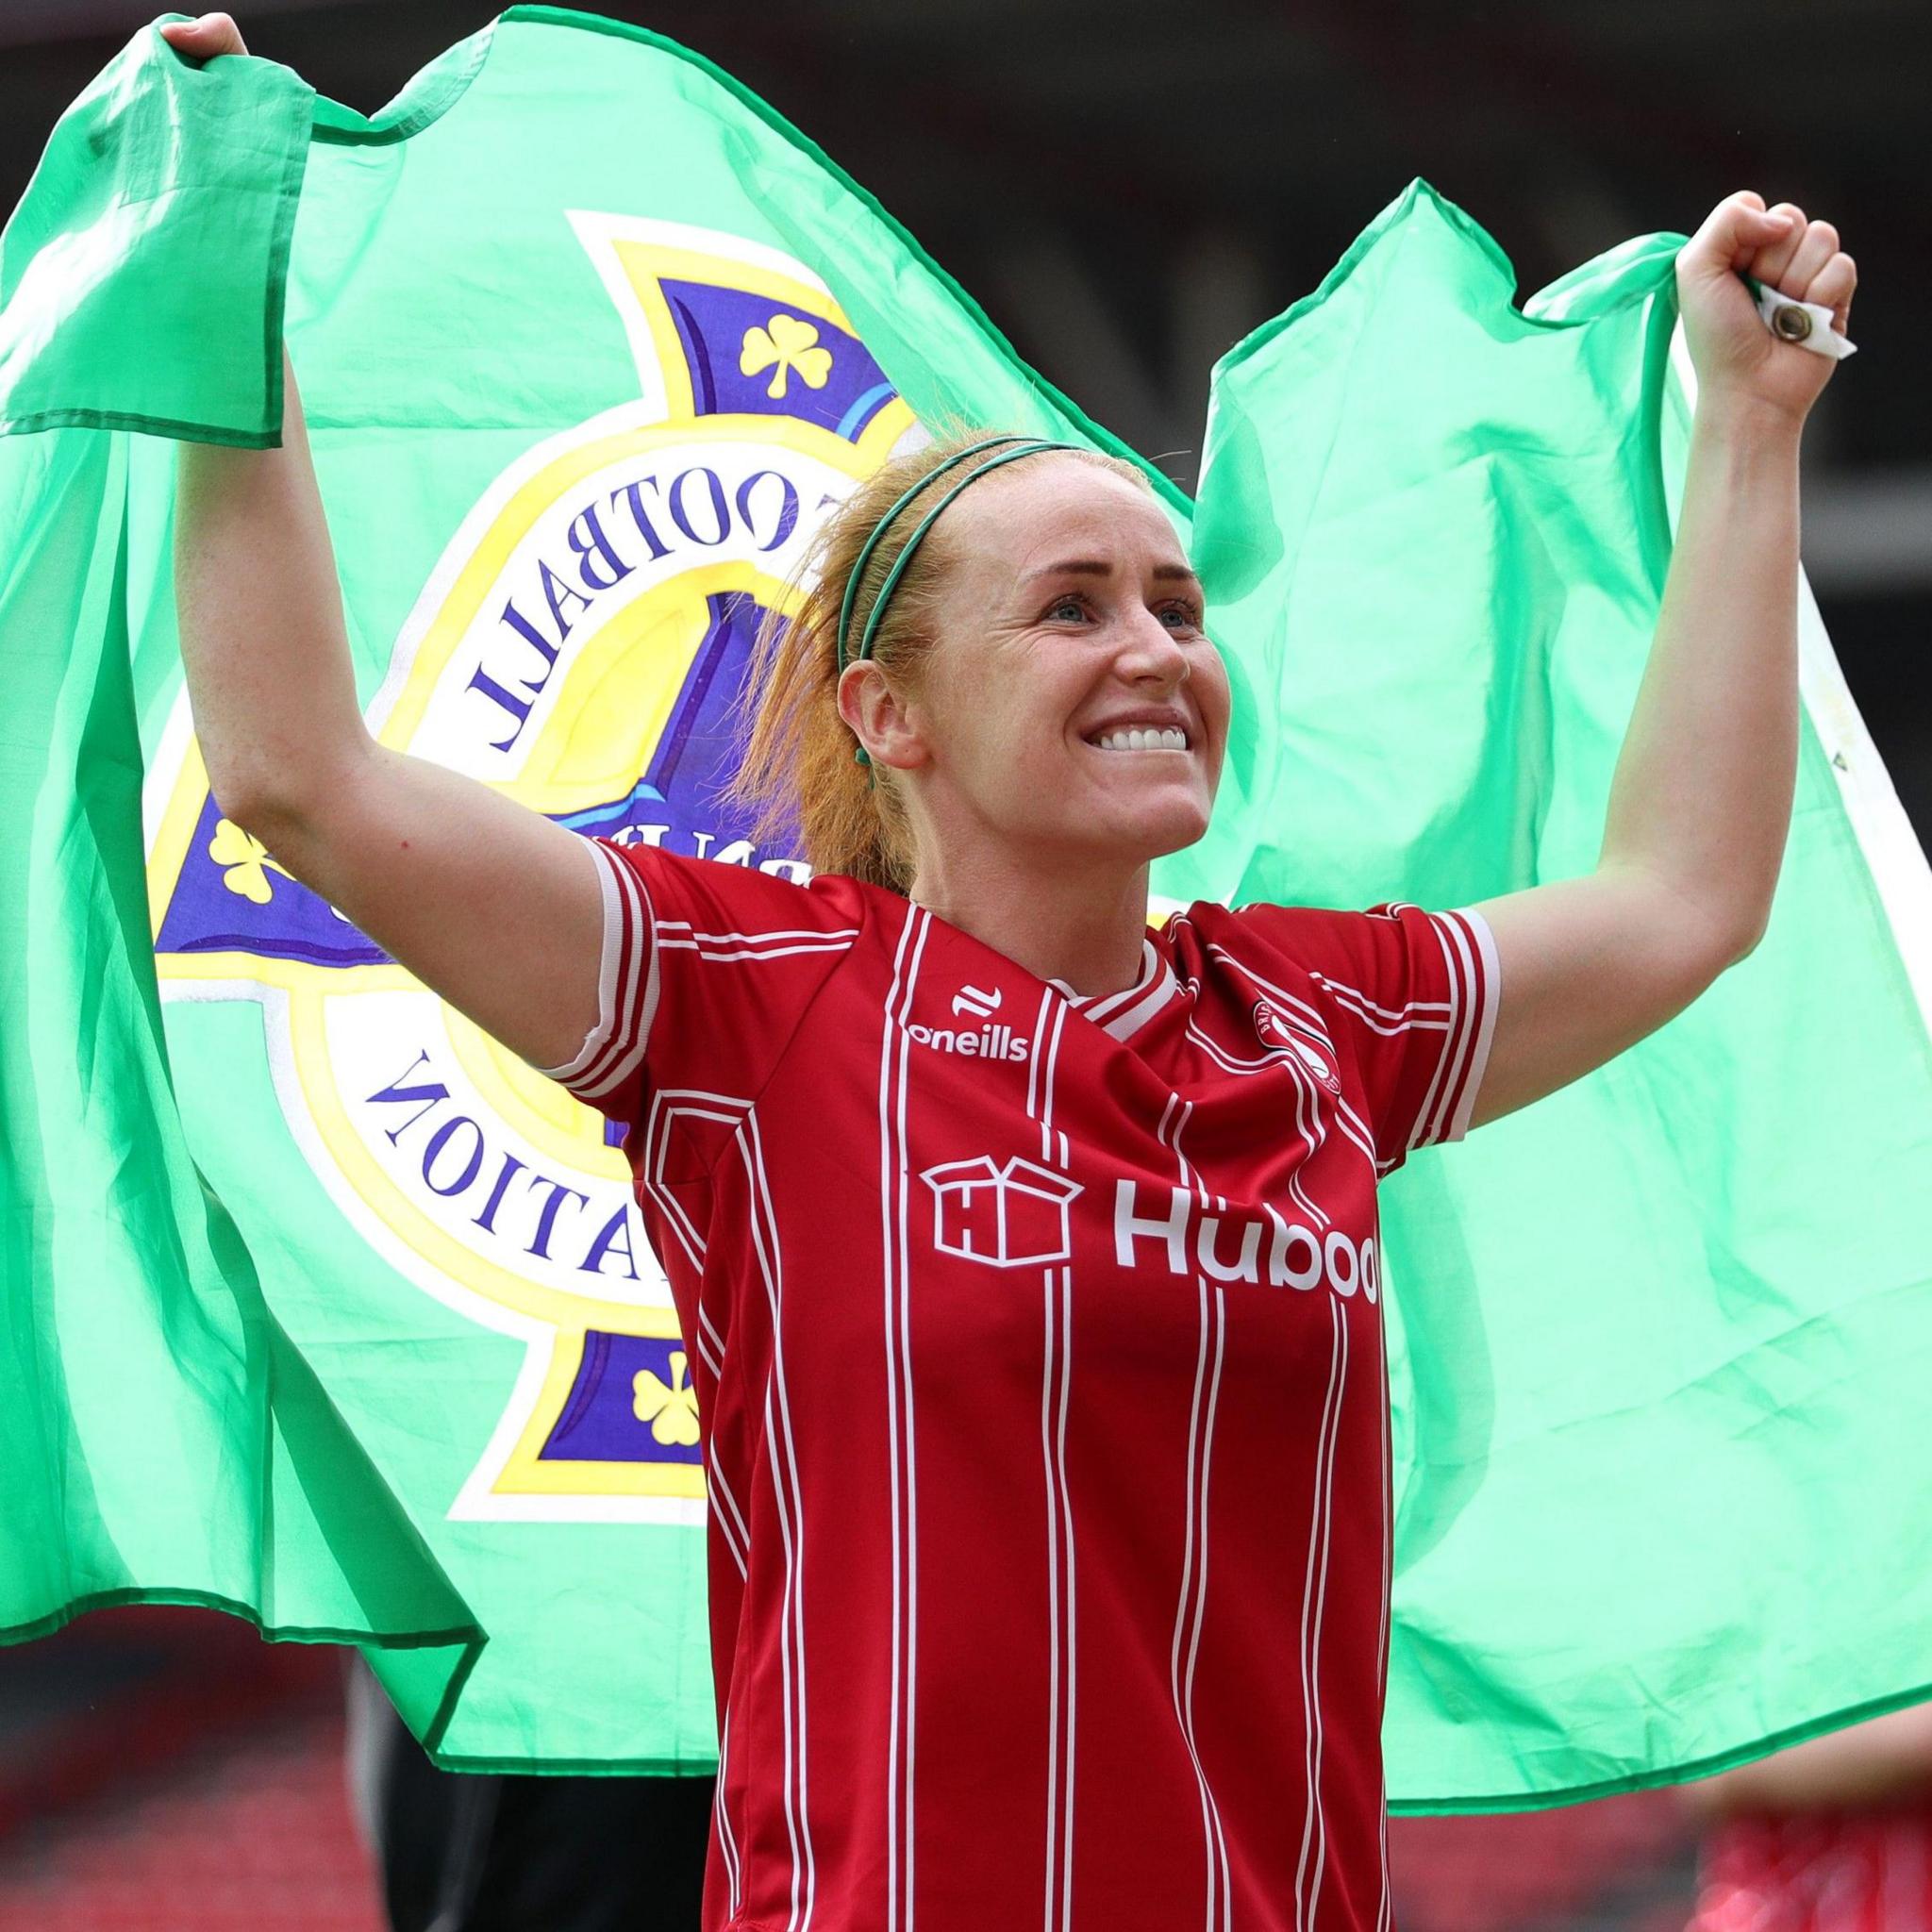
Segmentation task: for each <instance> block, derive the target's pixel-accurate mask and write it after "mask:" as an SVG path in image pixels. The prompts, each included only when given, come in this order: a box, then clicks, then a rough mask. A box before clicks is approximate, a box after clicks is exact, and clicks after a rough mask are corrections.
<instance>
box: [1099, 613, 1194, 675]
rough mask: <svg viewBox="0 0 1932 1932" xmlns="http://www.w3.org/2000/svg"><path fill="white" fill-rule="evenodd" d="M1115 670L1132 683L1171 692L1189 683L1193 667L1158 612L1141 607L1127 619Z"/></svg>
mask: <svg viewBox="0 0 1932 1932" xmlns="http://www.w3.org/2000/svg"><path fill="white" fill-rule="evenodd" d="M1114 669H1115V671H1116V672H1117V673H1118V674H1119V675H1120V676H1121V678H1122V679H1123V680H1124V681H1125V682H1126V683H1128V684H1135V685H1140V686H1141V687H1143V688H1147V687H1151V688H1153V689H1155V690H1158V691H1173V690H1174V689H1175V687H1176V686H1178V685H1181V684H1184V683H1186V682H1187V679H1188V676H1189V674H1190V673H1191V670H1192V666H1191V663H1190V662H1189V659H1188V654H1187V652H1186V651H1185V650H1183V649H1182V647H1181V641H1180V639H1179V638H1177V637H1176V636H1175V635H1174V632H1173V631H1171V630H1169V629H1168V627H1167V626H1166V625H1164V624H1162V623H1161V621H1160V618H1159V616H1158V613H1157V612H1155V611H1152V610H1141V611H1139V612H1137V613H1136V614H1134V615H1133V616H1131V617H1129V618H1128V620H1127V623H1126V625H1125V634H1124V637H1123V638H1122V641H1121V648H1120V650H1119V652H1118V653H1117V654H1116V656H1115V658H1114Z"/></svg>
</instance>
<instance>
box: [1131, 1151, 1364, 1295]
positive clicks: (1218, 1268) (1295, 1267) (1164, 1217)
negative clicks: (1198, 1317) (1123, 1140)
mask: <svg viewBox="0 0 1932 1932" xmlns="http://www.w3.org/2000/svg"><path fill="white" fill-rule="evenodd" d="M1113 1247H1114V1259H1115V1260H1116V1261H1117V1262H1119V1264H1120V1265H1121V1266H1122V1267H1123V1268H1139V1267H1143V1266H1149V1265H1151V1266H1155V1267H1161V1266H1165V1268H1166V1269H1167V1272H1168V1273H1169V1274H1184V1275H1192V1274H1202V1275H1205V1276H1207V1278H1208V1280H1210V1281H1227V1282H1235V1281H1245V1282H1253V1283H1256V1284H1257V1285H1259V1284H1262V1283H1266V1284H1267V1285H1268V1286H1269V1287H1271V1288H1291V1289H1297V1290H1301V1291H1307V1290H1310V1289H1314V1288H1321V1287H1326V1288H1327V1289H1328V1290H1329V1291H1331V1292H1332V1293H1335V1294H1338V1295H1341V1296H1343V1297H1344V1298H1345V1297H1348V1296H1351V1295H1354V1294H1356V1293H1357V1292H1359V1293H1360V1294H1361V1295H1362V1296H1363V1298H1364V1299H1365V1300H1368V1301H1371V1302H1373V1301H1374V1300H1375V1299H1376V1298H1377V1296H1378V1295H1379V1294H1380V1293H1381V1287H1382V1284H1381V1274H1380V1269H1379V1266H1378V1263H1377V1260H1376V1255H1375V1241H1374V1236H1373V1235H1372V1236H1370V1237H1369V1239H1368V1240H1367V1241H1355V1240H1353V1239H1352V1238H1351V1237H1350V1236H1349V1235H1347V1234H1345V1233H1344V1232H1343V1231H1342V1230H1341V1228H1339V1227H1336V1228H1330V1229H1328V1230H1327V1232H1326V1233H1325V1234H1324V1233H1319V1232H1317V1231H1316V1230H1315V1229H1314V1228H1311V1227H1309V1226H1307V1224H1305V1223H1304V1222H1301V1221H1298V1220H1296V1221H1291V1220H1290V1219H1289V1218H1288V1217H1287V1216H1286V1215H1284V1214H1282V1213H1281V1212H1280V1211H1279V1210H1278V1209H1276V1208H1273V1207H1271V1206H1270V1205H1269V1204H1268V1203H1267V1202H1265V1201H1264V1202H1263V1203H1262V1204H1261V1211H1260V1213H1259V1214H1258V1215H1253V1214H1248V1215H1237V1214H1232V1213H1229V1212H1227V1211H1225V1210H1224V1209H1210V1208H1208V1206H1207V1205H1206V1204H1205V1203H1203V1202H1202V1201H1200V1200H1199V1199H1197V1198H1196V1197H1195V1196H1194V1195H1193V1194H1191V1193H1190V1192H1189V1191H1188V1190H1187V1189H1185V1188H1176V1187H1168V1188H1149V1189H1147V1190H1146V1191H1145V1196H1144V1197H1143V1194H1142V1191H1141V1186H1140V1184H1139V1183H1138V1182H1136V1181H1130V1180H1122V1181H1118V1182H1116V1183H1115V1186H1114V1204H1113Z"/></svg>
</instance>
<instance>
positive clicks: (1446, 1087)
mask: <svg viewBox="0 0 1932 1932" xmlns="http://www.w3.org/2000/svg"><path fill="white" fill-rule="evenodd" d="M1237 917H1238V918H1240V919H1241V922H1242V924H1243V926H1244V927H1245V928H1246V931H1247V933H1248V935H1249V936H1250V938H1251V941H1257V942H1259V943H1260V944H1262V945H1264V946H1265V947H1267V948H1268V949H1269V950H1271V951H1273V952H1274V953H1276V954H1277V955H1278V956H1279V957H1280V962H1281V965H1282V967H1283V969H1284V970H1285V971H1288V970H1292V969H1298V970H1299V973H1300V974H1302V975H1305V976H1306V979H1307V982H1308V984H1309V986H1310V988H1311V990H1312V991H1313V994H1314V1001H1313V1004H1314V1005H1315V1007H1316V1008H1317V1009H1318V1010H1319V1011H1320V1012H1321V1013H1322V1014H1323V1016H1324V1018H1325V1020H1326V1022H1327V1024H1328V1027H1329V1030H1330V1032H1331V1033H1332V1034H1333V1036H1334V1039H1335V1043H1336V1046H1337V1048H1338V1050H1339V1051H1340V1052H1341V1053H1342V1054H1343V1055H1344V1056H1345V1057H1346V1058H1348V1059H1350V1060H1352V1061H1353V1062H1354V1064H1355V1068H1356V1071H1357V1078H1358V1080H1359V1083H1360V1089H1361V1091H1362V1093H1363V1096H1364V1098H1365V1100H1366V1103H1367V1108H1368V1114H1369V1125H1370V1129H1371V1131H1372V1133H1373V1134H1374V1141H1375V1150H1376V1169H1377V1172H1378V1173H1382V1174H1387V1173H1390V1172H1391V1171H1392V1170H1393V1169H1395V1168H1397V1167H1399V1166H1401V1164H1402V1162H1403V1161H1404V1159H1406V1158H1407V1156H1408V1155H1409V1154H1410V1153H1411V1152H1412V1151H1413V1150H1414V1149H1416V1148H1418V1147H1427V1146H1431V1145H1434V1144H1436V1143H1438V1142H1441V1141H1458V1140H1460V1139H1461V1138H1462V1136H1463V1135H1464V1134H1465V1133H1467V1132H1468V1131H1469V1122H1470V1114H1471V1112H1472V1110H1473V1109H1474V1106H1475V1098H1476V1092H1477V1090H1478V1089H1479V1088H1480V1087H1481V1085H1482V1078H1483V1071H1484V1068H1485V1067H1486V1066H1487V1064H1488V1061H1489V1055H1490V1041H1491V1035H1492V1034H1493V1033H1494V1030H1495V1024H1496V1004H1497V999H1498V996H1499V994H1500V992H1501V976H1500V974H1499V971H1498V967H1497V962H1496V942H1495V941H1494V939H1493V938H1492V937H1491V932H1490V927H1489V922H1488V921H1487V920H1485V919H1484V918H1483V916H1482V914H1481V913H1479V912H1475V911H1471V910H1468V909H1463V910H1460V911H1453V912H1424V910H1423V909H1422V908H1420V907H1416V906H1396V905H1391V906H1377V907H1375V908H1373V909H1372V910H1370V911H1367V912H1323V911H1314V910H1311V909H1308V908H1301V907H1294V908H1290V907H1277V906H1263V907H1254V908H1249V909H1248V910H1247V911H1246V912H1244V913H1242V914H1239V915H1237Z"/></svg>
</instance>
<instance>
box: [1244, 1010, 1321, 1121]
mask: <svg viewBox="0 0 1932 1932" xmlns="http://www.w3.org/2000/svg"><path fill="white" fill-rule="evenodd" d="M1255 1037H1256V1038H1257V1040H1258V1041H1260V1042H1261V1044H1262V1045H1263V1046H1264V1047H1266V1048H1267V1049H1268V1051H1269V1052H1270V1053H1276V1054H1292V1055H1293V1056H1294V1058H1296V1059H1297V1060H1298V1061H1299V1062H1300V1063H1301V1064H1302V1065H1303V1066H1304V1067H1306V1068H1307V1070H1308V1072H1309V1073H1311V1074H1314V1076H1315V1078H1316V1079H1318V1080H1319V1081H1321V1083H1322V1085H1323V1086H1324V1087H1325V1088H1326V1089H1327V1090H1328V1091H1329V1092H1330V1093H1333V1094H1335V1095H1337V1096H1338V1097H1339V1096H1340V1095H1341V1074H1339V1073H1337V1072H1336V1069H1335V1060H1334V1056H1333V1055H1332V1054H1331V1052H1330V1051H1329V1048H1328V1043H1327V1041H1317V1040H1315V1039H1312V1038H1311V1037H1310V1036H1309V1035H1308V1034H1307V1032H1305V1031H1303V1030H1301V1029H1299V1028H1297V1027H1293V1026H1291V1025H1290V1024H1289V1023H1288V1022H1287V1021H1286V1020H1285V1019H1283V1018H1282V1016H1281V1014H1280V1013H1279V1012H1278V1011H1277V1010H1276V1009H1275V1008H1274V1007H1272V1006H1270V1005H1269V1003H1268V1002H1267V1001H1266V1000H1257V1001H1256V1002H1255Z"/></svg>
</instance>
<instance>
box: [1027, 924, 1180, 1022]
mask: <svg viewBox="0 0 1932 1932" xmlns="http://www.w3.org/2000/svg"><path fill="white" fill-rule="evenodd" d="M1047 984H1048V985H1049V986H1050V987H1052V988H1053V990H1054V991H1056V992H1058V993H1059V994H1060V995H1062V997H1064V999H1065V1000H1066V1002H1067V1004H1068V1005H1069V1006H1070V1007H1072V1008H1073V1009H1074V1012H1076V1013H1078V1014H1080V1015H1082V1017H1083V1018H1086V1019H1089V1020H1091V1021H1092V1022H1093V1024H1095V1025H1096V1026H1098V1027H1100V1028H1101V1029H1102V1030H1103V1031H1104V1032H1108V1033H1110V1034H1112V1035H1113V1037H1114V1038H1115V1039H1116V1040H1131V1039H1132V1038H1133V1037H1134V1035H1135V1034H1137V1033H1138V1032H1140V1030H1141V1027H1143V1026H1144V1025H1146V1024H1147V1023H1148V1021H1150V1020H1151V1019H1153V1017H1154V1016H1155V1014H1156V1013H1158V1012H1159V1010H1160V1009H1161V1008H1163V1007H1164V1006H1166V1004H1167V1003H1168V1001H1169V1000H1171V999H1173V998H1174V995H1175V994H1176V993H1177V992H1179V991H1180V982H1179V981H1178V980H1177V979H1175V977H1174V968H1173V967H1172V966H1170V965H1169V964H1168V962H1167V959H1166V958H1165V957H1164V956H1163V955H1162V954H1161V953H1160V951H1159V950H1158V948H1157V947H1156V945H1155V943H1154V941H1152V940H1143V941H1141V976H1140V977H1139V978H1138V979H1137V980H1135V982H1134V983H1133V985H1132V986H1130V987H1128V988H1127V989H1126V991H1124V992H1109V993H1100V994H1085V993H1077V992H1075V991H1074V989H1073V988H1072V987H1071V986H1069V985H1068V984H1067V982H1066V981H1065V980H1064V979H1049V980H1048V981H1047Z"/></svg>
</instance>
